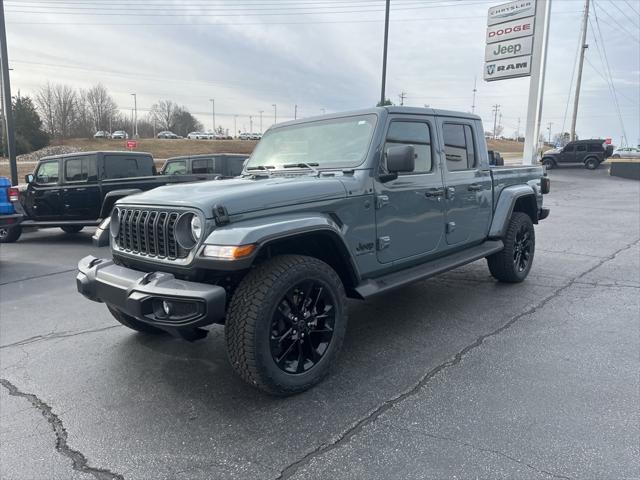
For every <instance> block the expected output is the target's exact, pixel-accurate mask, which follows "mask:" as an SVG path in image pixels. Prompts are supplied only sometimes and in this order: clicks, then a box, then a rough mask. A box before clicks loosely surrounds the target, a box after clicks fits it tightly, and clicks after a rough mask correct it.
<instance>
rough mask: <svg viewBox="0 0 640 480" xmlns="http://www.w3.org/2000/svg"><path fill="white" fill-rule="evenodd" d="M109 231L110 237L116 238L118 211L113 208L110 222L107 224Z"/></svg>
mask: <svg viewBox="0 0 640 480" xmlns="http://www.w3.org/2000/svg"><path fill="white" fill-rule="evenodd" d="M109 231H110V232H111V236H112V237H114V238H115V237H117V236H118V233H120V209H119V208H114V209H113V211H112V212H111V220H110V222H109Z"/></svg>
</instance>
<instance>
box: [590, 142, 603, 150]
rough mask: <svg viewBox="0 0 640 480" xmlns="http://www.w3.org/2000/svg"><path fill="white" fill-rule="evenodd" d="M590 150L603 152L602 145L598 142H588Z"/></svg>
mask: <svg viewBox="0 0 640 480" xmlns="http://www.w3.org/2000/svg"><path fill="white" fill-rule="evenodd" d="M589 151H590V152H604V147H603V146H602V145H600V144H599V143H591V144H589Z"/></svg>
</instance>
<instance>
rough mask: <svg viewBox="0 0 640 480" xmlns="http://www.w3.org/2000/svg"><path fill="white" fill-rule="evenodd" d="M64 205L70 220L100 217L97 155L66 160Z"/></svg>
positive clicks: (64, 167) (63, 188) (65, 212)
mask: <svg viewBox="0 0 640 480" xmlns="http://www.w3.org/2000/svg"><path fill="white" fill-rule="evenodd" d="M63 173H64V175H63V182H64V185H63V187H62V204H63V207H64V215H65V217H66V218H68V219H69V220H95V219H97V218H98V216H99V215H100V206H101V196H100V185H99V183H98V165H97V155H84V156H79V157H70V158H65V159H64V163H63Z"/></svg>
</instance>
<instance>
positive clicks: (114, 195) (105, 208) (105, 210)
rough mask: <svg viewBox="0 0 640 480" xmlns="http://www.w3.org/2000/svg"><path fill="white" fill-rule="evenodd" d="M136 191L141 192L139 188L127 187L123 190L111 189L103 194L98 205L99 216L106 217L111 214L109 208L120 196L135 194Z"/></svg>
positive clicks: (111, 207)
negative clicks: (100, 203) (100, 204)
mask: <svg viewBox="0 0 640 480" xmlns="http://www.w3.org/2000/svg"><path fill="white" fill-rule="evenodd" d="M136 193H142V190H140V189H139V188H128V189H123V190H112V191H110V192H109V193H107V194H106V195H105V196H104V200H102V206H101V207H100V218H106V217H108V216H109V215H110V214H111V209H113V205H114V204H115V203H116V201H118V200H120V199H121V198H124V197H128V196H129V195H135V194H136Z"/></svg>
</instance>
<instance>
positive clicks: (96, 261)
mask: <svg viewBox="0 0 640 480" xmlns="http://www.w3.org/2000/svg"><path fill="white" fill-rule="evenodd" d="M99 263H102V259H101V258H94V259H93V260H91V261H90V262H89V268H93V267H94V266H96V265H98V264H99Z"/></svg>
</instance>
